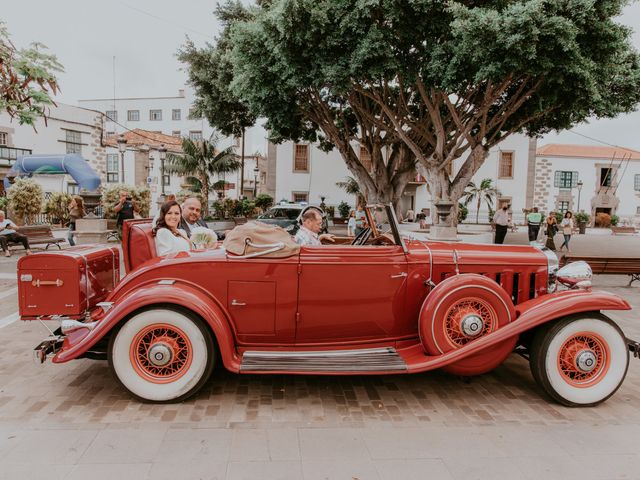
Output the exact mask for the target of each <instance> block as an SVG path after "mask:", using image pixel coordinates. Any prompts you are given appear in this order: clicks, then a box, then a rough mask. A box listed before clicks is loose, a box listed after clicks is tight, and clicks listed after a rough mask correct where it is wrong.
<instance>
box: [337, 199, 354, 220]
mask: <svg viewBox="0 0 640 480" xmlns="http://www.w3.org/2000/svg"><path fill="white" fill-rule="evenodd" d="M350 211H351V207H350V206H349V204H348V203H347V202H344V201H343V202H340V203H339V204H338V212H339V213H340V216H341V217H342V218H347V217H348V216H349V212H350Z"/></svg>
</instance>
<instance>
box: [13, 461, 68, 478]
mask: <svg viewBox="0 0 640 480" xmlns="http://www.w3.org/2000/svg"><path fill="white" fill-rule="evenodd" d="M0 465H1V467H0V480H18V479H19V480H42V479H46V480H67V479H68V478H69V474H70V473H71V472H72V471H73V469H74V468H75V466H74V465H34V464H33V463H23V464H3V463H0Z"/></svg>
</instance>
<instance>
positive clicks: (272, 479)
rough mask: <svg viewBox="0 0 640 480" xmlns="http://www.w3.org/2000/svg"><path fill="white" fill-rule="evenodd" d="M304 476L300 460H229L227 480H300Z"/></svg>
mask: <svg viewBox="0 0 640 480" xmlns="http://www.w3.org/2000/svg"><path fill="white" fill-rule="evenodd" d="M302 476H303V475H302V465H301V464H300V462H299V461H297V462H295V461H280V460H279V461H273V462H272V461H246V462H229V467H228V469H227V480H255V479H260V480H300V479H301V478H302Z"/></svg>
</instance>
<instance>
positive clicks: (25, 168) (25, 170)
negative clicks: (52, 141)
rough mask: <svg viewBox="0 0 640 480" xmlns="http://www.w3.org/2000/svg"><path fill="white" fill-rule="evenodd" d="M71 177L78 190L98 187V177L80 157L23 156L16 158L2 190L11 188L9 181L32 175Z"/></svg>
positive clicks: (70, 155) (69, 155)
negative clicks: (65, 175) (78, 187)
mask: <svg viewBox="0 0 640 480" xmlns="http://www.w3.org/2000/svg"><path fill="white" fill-rule="evenodd" d="M52 174H53V175H56V174H60V175H64V174H67V175H71V177H72V178H73V179H74V180H75V181H76V183H77V184H78V185H79V186H80V188H84V189H86V190H89V191H93V190H95V189H97V188H98V187H99V186H100V177H99V176H98V174H97V173H96V172H95V171H94V170H93V168H91V166H90V165H89V162H87V161H86V160H85V159H84V158H82V157H81V156H80V155H76V154H68V155H25V156H23V157H18V159H17V160H16V163H14V164H13V166H12V167H11V170H9V172H7V176H6V177H5V179H4V188H5V190H8V189H9V188H11V179H13V178H15V177H23V176H29V177H30V176H32V175H52Z"/></svg>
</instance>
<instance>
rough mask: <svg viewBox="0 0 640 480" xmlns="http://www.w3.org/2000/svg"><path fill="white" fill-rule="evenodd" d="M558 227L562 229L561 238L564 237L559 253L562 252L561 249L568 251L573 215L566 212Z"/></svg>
mask: <svg viewBox="0 0 640 480" xmlns="http://www.w3.org/2000/svg"><path fill="white" fill-rule="evenodd" d="M560 227H561V228H562V236H563V237H564V242H562V245H560V251H562V247H565V248H566V249H567V252H568V251H569V241H570V240H571V235H572V234H573V227H574V225H573V213H571V212H567V213H565V214H564V218H563V219H562V222H561V223H560Z"/></svg>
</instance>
